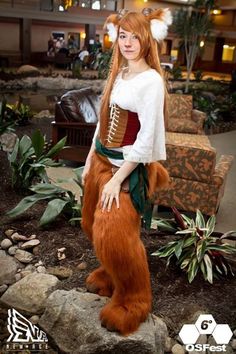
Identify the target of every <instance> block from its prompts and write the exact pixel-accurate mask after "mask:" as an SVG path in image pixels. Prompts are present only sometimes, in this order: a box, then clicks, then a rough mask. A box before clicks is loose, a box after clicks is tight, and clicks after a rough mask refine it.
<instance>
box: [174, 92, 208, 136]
mask: <svg viewBox="0 0 236 354" xmlns="http://www.w3.org/2000/svg"><path fill="white" fill-rule="evenodd" d="M168 112H169V114H168V124H167V130H168V131H169V132H177V133H189V134H204V129H203V125H204V121H205V119H206V114H205V113H204V112H201V111H198V110H196V109H193V97H192V96H191V95H182V94H181V95H180V94H175V93H173V94H170V95H169V100H168Z"/></svg>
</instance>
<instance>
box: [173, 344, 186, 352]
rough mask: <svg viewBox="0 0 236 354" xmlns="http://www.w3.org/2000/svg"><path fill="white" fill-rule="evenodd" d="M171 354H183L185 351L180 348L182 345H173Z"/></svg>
mask: <svg viewBox="0 0 236 354" xmlns="http://www.w3.org/2000/svg"><path fill="white" fill-rule="evenodd" d="M171 353H173V354H184V353H185V349H184V348H183V347H182V345H180V344H175V345H174V346H173V347H172V348H171Z"/></svg>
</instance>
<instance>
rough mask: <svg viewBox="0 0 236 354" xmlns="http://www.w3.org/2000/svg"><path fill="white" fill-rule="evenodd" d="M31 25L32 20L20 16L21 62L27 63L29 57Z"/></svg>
mask: <svg viewBox="0 0 236 354" xmlns="http://www.w3.org/2000/svg"><path fill="white" fill-rule="evenodd" d="M31 25H32V20H31V19H27V18H22V19H21V20H20V50H21V55H22V63H23V64H29V63H30V57H31Z"/></svg>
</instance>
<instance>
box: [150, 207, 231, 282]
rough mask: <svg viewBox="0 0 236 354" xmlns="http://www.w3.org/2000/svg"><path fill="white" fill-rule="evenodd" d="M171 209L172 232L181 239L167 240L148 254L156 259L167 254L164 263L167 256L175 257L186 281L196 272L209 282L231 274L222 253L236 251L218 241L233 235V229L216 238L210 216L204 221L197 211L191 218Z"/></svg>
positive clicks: (213, 222)
mask: <svg viewBox="0 0 236 354" xmlns="http://www.w3.org/2000/svg"><path fill="white" fill-rule="evenodd" d="M173 211H174V214H175V228H176V229H177V230H178V231H177V232H176V235H180V236H181V238H180V239H178V240H175V241H171V242H169V243H168V244H167V245H165V246H163V247H161V248H160V249H159V250H158V251H156V252H154V253H153V254H152V255H153V256H158V257H160V258H165V257H168V261H167V265H169V263H170V261H171V259H175V261H176V264H177V266H179V267H180V268H181V269H182V270H184V271H185V272H186V273H187V275H188V281H189V282H190V283H191V282H192V281H193V279H194V278H195V277H196V275H197V273H198V272H199V271H200V272H201V273H202V275H203V277H204V279H205V280H207V281H208V282H210V283H211V284H212V283H213V278H217V279H218V278H219V277H221V276H225V275H227V274H228V273H230V274H231V275H234V274H233V272H232V269H231V266H230V264H229V262H228V261H227V259H226V257H225V256H226V255H227V254H236V248H235V247H233V246H231V245H229V244H227V243H223V242H222V241H223V240H224V239H225V238H230V236H231V237H235V231H230V232H227V233H225V234H224V235H222V236H221V237H220V238H216V237H214V236H213V231H214V228H215V222H216V218H215V216H214V215H213V216H211V217H210V218H209V219H208V221H207V222H205V220H204V217H203V215H202V213H201V212H200V211H199V210H198V211H197V213H196V219H195V220H193V219H190V218H188V217H187V216H186V215H184V214H180V213H179V212H178V210H177V209H175V208H173ZM167 224H168V222H167ZM164 226H165V225H164ZM159 227H161V224H159ZM170 227H171V228H173V224H170Z"/></svg>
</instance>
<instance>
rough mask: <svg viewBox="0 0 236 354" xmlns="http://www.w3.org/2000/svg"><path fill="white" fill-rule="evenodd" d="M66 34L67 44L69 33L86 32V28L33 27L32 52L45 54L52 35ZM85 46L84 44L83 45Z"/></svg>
mask: <svg viewBox="0 0 236 354" xmlns="http://www.w3.org/2000/svg"><path fill="white" fill-rule="evenodd" d="M53 31H55V32H64V33H65V40H66V42H67V39H68V33H69V32H76V33H78V32H80V33H82V32H84V26H78V27H77V26H76V27H69V28H68V27H65V26H59V25H55V26H43V25H33V26H32V31H31V51H32V52H45V51H47V48H48V39H49V37H50V35H51V33H52V32H53ZM81 44H83V43H81Z"/></svg>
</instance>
